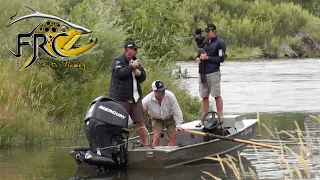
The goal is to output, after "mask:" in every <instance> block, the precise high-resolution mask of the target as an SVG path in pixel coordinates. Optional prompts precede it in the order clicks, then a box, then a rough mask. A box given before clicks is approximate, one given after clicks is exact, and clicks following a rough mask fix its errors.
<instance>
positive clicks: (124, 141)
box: [76, 96, 129, 169]
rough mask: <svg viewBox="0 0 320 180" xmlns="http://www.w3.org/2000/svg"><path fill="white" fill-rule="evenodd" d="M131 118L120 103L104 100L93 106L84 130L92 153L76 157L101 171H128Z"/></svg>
mask: <svg viewBox="0 0 320 180" xmlns="http://www.w3.org/2000/svg"><path fill="white" fill-rule="evenodd" d="M128 117H129V114H128V113H127V111H126V110H125V109H124V107H123V106H122V105H121V104H119V103H117V102H116V101H114V100H112V99H110V98H108V97H105V96H100V97H98V98H96V99H95V100H94V101H93V102H92V103H91V104H90V106H89V109H88V112H87V114H86V117H85V119H84V129H85V133H86V138H87V141H88V144H89V147H90V149H89V150H87V151H86V152H84V151H82V152H81V151H80V152H79V153H78V154H77V155H76V157H77V162H78V163H79V164H80V163H82V162H85V163H87V164H91V165H96V166H97V167H105V168H108V169H109V168H118V167H125V166H126V164H127V162H128V160H127V147H128V136H129V130H128V129H127V128H128Z"/></svg>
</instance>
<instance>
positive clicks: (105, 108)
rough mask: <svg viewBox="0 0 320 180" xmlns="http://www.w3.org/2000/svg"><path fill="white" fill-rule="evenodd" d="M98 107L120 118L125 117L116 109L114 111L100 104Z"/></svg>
mask: <svg viewBox="0 0 320 180" xmlns="http://www.w3.org/2000/svg"><path fill="white" fill-rule="evenodd" d="M99 109H102V110H104V111H106V112H108V113H110V114H113V115H115V116H117V117H119V118H122V119H125V118H126V116H125V115H123V114H121V113H119V112H117V111H114V110H112V109H109V108H107V107H104V106H102V105H100V106H99Z"/></svg>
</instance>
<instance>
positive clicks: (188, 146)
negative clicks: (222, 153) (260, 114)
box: [128, 119, 258, 154]
mask: <svg viewBox="0 0 320 180" xmlns="http://www.w3.org/2000/svg"><path fill="white" fill-rule="evenodd" d="M247 120H250V121H253V120H254V121H255V122H252V123H251V124H249V125H248V126H244V127H243V128H241V129H240V130H239V131H237V132H236V133H234V134H229V135H227V136H225V137H232V136H234V135H237V134H239V133H241V132H243V131H244V130H246V129H248V128H250V127H252V126H253V125H255V124H257V123H258V119H243V120H241V121H247ZM138 137H139V136H136V137H135V138H138ZM217 141H222V140H221V139H214V140H211V141H207V142H200V143H196V144H190V145H187V146H182V147H175V148H172V149H138V151H163V152H166V153H167V154H168V153H173V152H176V151H179V150H181V149H187V148H192V147H195V146H200V145H204V144H210V143H215V142H217ZM128 151H136V150H134V149H128Z"/></svg>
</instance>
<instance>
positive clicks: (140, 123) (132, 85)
mask: <svg viewBox="0 0 320 180" xmlns="http://www.w3.org/2000/svg"><path fill="white" fill-rule="evenodd" d="M124 49H125V50H124V53H123V54H122V55H120V56H118V57H116V58H115V59H114V60H113V61H112V65H111V66H112V67H111V68H112V74H111V81H110V86H109V97H110V98H112V99H114V100H116V101H117V102H118V103H120V104H121V105H122V106H123V107H124V108H125V109H126V110H127V112H128V113H129V114H130V117H131V119H132V121H133V123H134V124H135V125H136V126H137V127H138V128H140V129H139V134H140V139H141V142H142V144H143V145H144V146H146V145H147V144H148V143H147V131H146V129H145V127H146V126H145V119H144V114H143V107H142V100H141V98H142V97H141V96H142V93H141V86H140V83H142V82H144V81H145V79H146V73H145V71H144V69H143V67H142V66H141V64H140V60H138V59H137V60H136V58H135V56H136V54H137V50H138V49H137V45H136V43H135V42H127V43H126V44H125V45H124Z"/></svg>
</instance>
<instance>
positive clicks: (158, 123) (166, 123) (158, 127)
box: [152, 116, 176, 134]
mask: <svg viewBox="0 0 320 180" xmlns="http://www.w3.org/2000/svg"><path fill="white" fill-rule="evenodd" d="M152 128H153V131H154V132H155V133H159V134H161V133H162V132H163V129H165V128H167V131H168V133H169V134H171V133H176V122H175V121H174V119H173V117H172V116H171V117H170V118H168V119H166V120H162V119H155V118H153V119H152Z"/></svg>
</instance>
